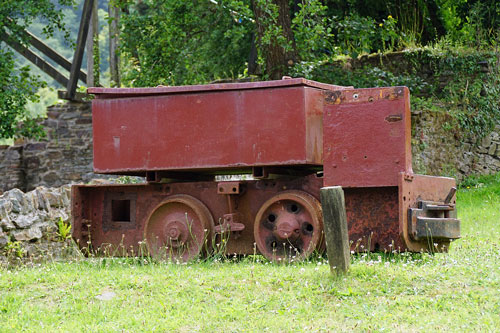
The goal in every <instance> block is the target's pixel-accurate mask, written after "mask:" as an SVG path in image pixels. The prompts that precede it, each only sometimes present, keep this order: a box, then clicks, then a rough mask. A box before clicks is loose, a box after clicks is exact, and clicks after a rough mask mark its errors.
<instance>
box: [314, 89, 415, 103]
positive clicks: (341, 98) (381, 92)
mask: <svg viewBox="0 0 500 333" xmlns="http://www.w3.org/2000/svg"><path fill="white" fill-rule="evenodd" d="M405 89H406V90H407V89H408V88H407V87H404V86H400V87H382V88H362V89H353V88H351V87H344V89H337V90H330V91H325V92H324V93H323V95H324V100H325V104H345V103H372V102H375V101H379V100H395V99H400V98H404V94H405Z"/></svg>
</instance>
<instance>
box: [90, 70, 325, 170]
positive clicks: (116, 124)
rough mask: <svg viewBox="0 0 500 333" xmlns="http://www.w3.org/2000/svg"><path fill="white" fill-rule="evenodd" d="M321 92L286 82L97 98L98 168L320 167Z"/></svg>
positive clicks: (95, 105)
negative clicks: (256, 87) (243, 88)
mask: <svg viewBox="0 0 500 333" xmlns="http://www.w3.org/2000/svg"><path fill="white" fill-rule="evenodd" d="M284 81H288V80H284ZM151 89H153V88H151ZM158 89H160V88H158ZM90 91H94V92H95V91H96V90H90ZM322 91H323V90H320V89H317V88H313V87H307V86H290V87H288V86H285V87H274V88H267V89H247V90H223V91H210V90H208V91H196V92H192V93H184V94H166V95H155V96H151V97H129V98H105V99H96V100H94V101H93V130H94V170H95V172H98V173H116V174H120V173H122V174H123V173H136V174H142V173H145V172H146V171H156V170H179V171H182V170H184V171H186V170H197V171H207V170H208V171H210V170H215V171H217V170H221V169H225V170H227V169H231V168H233V169H244V170H247V169H251V167H252V166H299V165H309V166H312V167H317V168H318V167H319V168H320V167H321V164H322V147H323V142H322V139H323V133H322V130H323V128H322V109H323V103H322V96H321V92H322ZM113 96H114V95H113ZM139 96H140V95H139ZM116 97H121V95H120V94H117V96H116Z"/></svg>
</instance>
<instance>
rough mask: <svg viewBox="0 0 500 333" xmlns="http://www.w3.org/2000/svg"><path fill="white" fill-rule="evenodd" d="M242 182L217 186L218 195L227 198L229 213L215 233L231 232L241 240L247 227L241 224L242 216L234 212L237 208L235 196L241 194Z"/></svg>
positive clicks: (221, 183) (223, 183)
mask: <svg viewBox="0 0 500 333" xmlns="http://www.w3.org/2000/svg"><path fill="white" fill-rule="evenodd" d="M240 185H241V182H239V181H235V182H219V183H218V184H217V193H218V194H221V195H225V196H226V197H227V206H228V210H229V213H228V214H224V216H223V221H222V222H221V223H220V224H219V225H217V226H215V233H216V234H221V233H224V232H231V233H232V234H233V235H234V237H235V238H239V237H240V235H241V232H242V231H243V230H244V229H245V225H244V224H243V223H240V221H241V214H240V213H237V212H233V210H234V208H235V206H236V205H235V198H234V197H235V195H238V194H240V193H241V186H240Z"/></svg>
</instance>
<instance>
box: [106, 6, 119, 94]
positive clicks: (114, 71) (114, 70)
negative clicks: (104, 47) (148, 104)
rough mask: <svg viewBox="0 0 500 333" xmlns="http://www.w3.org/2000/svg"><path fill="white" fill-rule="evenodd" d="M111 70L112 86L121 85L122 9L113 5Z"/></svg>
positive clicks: (110, 27)
mask: <svg viewBox="0 0 500 333" xmlns="http://www.w3.org/2000/svg"><path fill="white" fill-rule="evenodd" d="M108 12H109V18H110V21H109V71H110V74H111V82H110V86H111V87H120V72H119V71H118V64H119V63H120V59H119V57H118V53H117V52H116V51H117V49H118V38H119V32H120V29H119V25H118V24H119V20H120V9H119V8H118V7H115V6H113V5H111V4H110V5H109V7H108Z"/></svg>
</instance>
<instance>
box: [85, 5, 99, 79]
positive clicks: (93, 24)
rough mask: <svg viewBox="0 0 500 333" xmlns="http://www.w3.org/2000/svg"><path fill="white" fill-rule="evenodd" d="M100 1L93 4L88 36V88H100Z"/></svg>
mask: <svg viewBox="0 0 500 333" xmlns="http://www.w3.org/2000/svg"><path fill="white" fill-rule="evenodd" d="M98 2H99V1H98V0H94V3H93V4H92V16H91V18H90V25H89V32H88V36H87V43H86V48H87V87H96V86H99V64H100V59H99V14H98V10H99V6H98Z"/></svg>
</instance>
